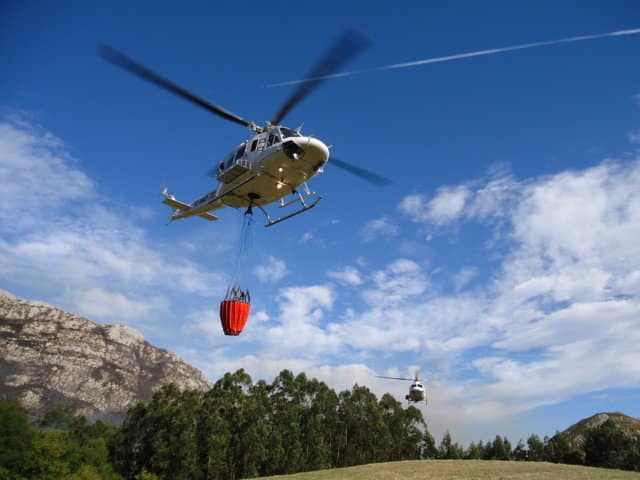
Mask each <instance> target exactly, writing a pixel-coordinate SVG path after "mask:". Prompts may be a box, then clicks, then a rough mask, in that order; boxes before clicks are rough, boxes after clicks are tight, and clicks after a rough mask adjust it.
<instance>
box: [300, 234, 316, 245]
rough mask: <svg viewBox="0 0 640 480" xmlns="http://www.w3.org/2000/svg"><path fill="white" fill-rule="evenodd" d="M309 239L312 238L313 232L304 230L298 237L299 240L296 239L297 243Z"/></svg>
mask: <svg viewBox="0 0 640 480" xmlns="http://www.w3.org/2000/svg"><path fill="white" fill-rule="evenodd" d="M310 240H313V233H311V232H304V234H303V235H302V237H300V240H298V243H300V244H303V243H307V242H309V241H310Z"/></svg>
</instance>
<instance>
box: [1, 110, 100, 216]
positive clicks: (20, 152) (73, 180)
mask: <svg viewBox="0 0 640 480" xmlns="http://www.w3.org/2000/svg"><path fill="white" fill-rule="evenodd" d="M76 163H77V162H76V161H75V160H74V159H73V158H71V157H70V155H69V154H68V153H67V152H66V150H65V147H64V144H63V142H62V140H60V139H58V138H57V137H55V136H54V135H52V134H51V133H50V132H47V131H46V130H43V129H40V128H36V127H31V126H29V125H27V124H25V123H24V122H7V121H3V122H2V123H0V197H1V198H2V202H0V221H5V222H8V223H12V224H13V225H15V227H16V228H18V227H19V226H20V225H22V224H23V223H25V222H35V221H37V220H38V219H40V218H43V217H44V216H45V215H47V214H48V215H50V214H51V212H52V211H53V210H54V209H56V208H59V207H60V206H61V205H62V204H63V203H64V202H67V201H71V200H75V201H78V200H86V199H89V198H91V197H93V196H94V195H95V191H94V184H93V182H92V181H91V179H90V178H89V177H87V175H85V174H84V173H83V172H82V171H80V170H79V169H78V168H77V167H76V166H75V164H76Z"/></svg>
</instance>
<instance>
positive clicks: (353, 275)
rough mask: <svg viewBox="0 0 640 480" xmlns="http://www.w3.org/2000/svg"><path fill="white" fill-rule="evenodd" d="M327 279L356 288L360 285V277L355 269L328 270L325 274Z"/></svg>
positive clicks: (349, 267) (347, 267) (348, 267)
mask: <svg viewBox="0 0 640 480" xmlns="http://www.w3.org/2000/svg"><path fill="white" fill-rule="evenodd" d="M327 276H328V277H329V278H334V279H336V280H338V281H340V282H343V283H347V284H349V285H353V286H354V287H357V286H358V285H360V284H362V276H361V275H360V272H359V271H358V269H357V268H354V267H351V266H346V267H344V268H343V269H342V270H330V271H329V272H327Z"/></svg>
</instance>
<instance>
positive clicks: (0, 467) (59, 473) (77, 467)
mask: <svg viewBox="0 0 640 480" xmlns="http://www.w3.org/2000/svg"><path fill="white" fill-rule="evenodd" d="M42 424H43V426H46V427H47V428H46V429H42V430H39V429H36V428H33V427H31V426H30V425H29V423H28V421H27V416H26V415H25V413H24V412H23V411H22V409H21V408H20V406H19V405H17V404H16V403H10V402H5V401H0V478H13V479H16V480H20V479H23V478H25V479H26V478H38V479H42V480H47V479H51V480H57V479H60V478H69V479H85V480H93V479H95V480H116V479H119V478H120V476H119V475H117V474H115V473H114V471H113V468H112V466H111V465H110V464H109V461H108V449H107V440H108V438H109V437H110V435H111V434H112V433H113V432H114V431H115V427H112V426H109V425H106V424H104V423H102V422H96V423H95V424H93V425H88V424H87V421H86V419H85V418H84V417H73V416H70V415H68V414H65V413H64V412H60V411H57V412H54V413H53V414H51V415H47V416H45V419H44V420H43V422H42ZM54 427H64V429H65V430H62V429H58V428H54Z"/></svg>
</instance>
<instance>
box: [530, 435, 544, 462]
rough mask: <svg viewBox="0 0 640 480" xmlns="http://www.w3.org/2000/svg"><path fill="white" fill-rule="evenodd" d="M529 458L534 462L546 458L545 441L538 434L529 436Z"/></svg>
mask: <svg viewBox="0 0 640 480" xmlns="http://www.w3.org/2000/svg"><path fill="white" fill-rule="evenodd" d="M527 460H530V461H532V462H541V461H542V460H544V443H543V442H542V440H540V437H538V436H537V435H531V436H530V437H529V438H527Z"/></svg>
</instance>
